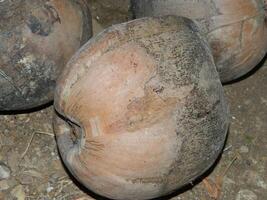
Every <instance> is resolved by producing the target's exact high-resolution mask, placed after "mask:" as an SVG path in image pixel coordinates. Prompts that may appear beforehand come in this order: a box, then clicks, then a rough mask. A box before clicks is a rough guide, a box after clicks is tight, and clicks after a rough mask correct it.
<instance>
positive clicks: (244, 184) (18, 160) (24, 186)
mask: <svg viewBox="0 0 267 200" xmlns="http://www.w3.org/2000/svg"><path fill="white" fill-rule="evenodd" d="M90 2H91V10H92V14H93V24H94V32H95V33H97V32H99V31H101V30H102V29H103V28H104V27H107V26H110V25H112V24H115V23H119V22H123V21H127V20H128V19H129V18H130V17H131V14H130V13H129V12H128V8H129V1H128V0H116V1H115V0H101V1H96V0H90ZM224 88H225V94H226V97H227V99H228V102H229V105H230V110H231V117H232V122H231V127H230V131H229V136H228V139H227V143H226V145H225V149H224V152H223V154H222V156H221V158H220V159H218V162H217V163H216V165H215V166H214V168H212V169H211V170H210V171H209V172H207V173H206V174H205V176H203V177H202V178H200V179H199V180H198V181H196V182H194V183H192V185H190V186H188V187H186V188H184V189H183V190H181V191H178V192H177V193H176V194H173V195H171V196H168V197H164V198H162V199H172V200H209V199H216V197H217V199H220V200H265V199H267V61H265V63H264V61H263V62H262V63H261V65H260V66H259V67H257V69H255V70H254V71H253V72H252V73H250V75H249V76H247V77H245V78H243V80H240V81H238V82H235V83H232V84H228V85H225V86H224ZM52 114H53V107H52V106H51V105H48V106H46V107H45V108H44V109H39V110H36V111H34V112H30V113H24V114H16V115H3V114H2V115H0V171H1V170H2V173H3V172H4V174H2V176H4V177H5V178H4V179H2V180H1V179H0V200H2V199H3V200H15V199H18V200H24V199H25V200H32V199H34V200H82V199H89V198H88V197H87V196H88V194H86V193H87V191H86V190H84V189H83V188H82V187H81V186H80V185H79V184H78V183H76V182H75V180H73V179H71V178H70V176H69V175H68V174H67V172H66V170H65V169H64V166H63V165H62V163H61V161H60V158H59V156H58V152H57V147H56V143H55V138H54V134H53V130H52V126H51V123H52ZM0 176H1V174H0ZM94 197H95V199H102V198H100V197H97V196H94Z"/></svg>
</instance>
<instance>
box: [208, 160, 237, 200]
mask: <svg viewBox="0 0 267 200" xmlns="http://www.w3.org/2000/svg"><path fill="white" fill-rule="evenodd" d="M237 158H238V155H236V156H235V157H234V158H233V159H232V160H231V162H230V163H229V164H228V165H227V167H226V168H225V170H224V171H223V172H222V173H221V174H220V175H218V176H216V178H215V182H214V181H212V180H210V179H209V178H205V179H204V180H203V184H204V187H205V189H206V190H207V192H208V194H209V196H210V197H211V198H212V199H215V200H218V199H219V197H220V195H221V191H222V185H223V178H224V176H225V175H226V173H227V172H228V170H229V169H230V167H231V166H232V165H233V163H234V162H235V160H236V159H237Z"/></svg>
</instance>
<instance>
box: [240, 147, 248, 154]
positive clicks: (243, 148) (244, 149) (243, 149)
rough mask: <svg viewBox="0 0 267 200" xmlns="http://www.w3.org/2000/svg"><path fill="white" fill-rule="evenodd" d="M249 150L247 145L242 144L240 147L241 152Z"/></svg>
mask: <svg viewBox="0 0 267 200" xmlns="http://www.w3.org/2000/svg"><path fill="white" fill-rule="evenodd" d="M248 152H249V149H248V147H247V146H241V147H240V153H248Z"/></svg>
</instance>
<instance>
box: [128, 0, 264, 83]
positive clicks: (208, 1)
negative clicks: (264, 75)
mask: <svg viewBox="0 0 267 200" xmlns="http://www.w3.org/2000/svg"><path fill="white" fill-rule="evenodd" d="M132 7H133V11H134V13H135V16H136V17H138V18H139V17H144V16H158V15H170V14H172V15H179V16H185V17H188V18H191V19H195V20H196V21H197V22H198V23H199V25H200V27H201V29H202V31H204V32H205V34H206V35H207V38H208V41H209V44H210V46H211V48H212V53H213V56H214V60H215V64H216V66H217V69H218V71H219V74H220V78H221V81H222V82H229V81H231V80H234V79H236V78H239V77H241V76H242V75H244V74H246V73H247V72H248V71H250V70H251V69H252V68H254V67H255V66H256V65H257V64H258V63H259V62H260V61H261V59H262V58H263V57H264V55H265V54H266V51H267V23H266V16H267V15H266V11H265V9H266V8H267V7H266V2H264V0H198V1H195V0H186V1H185V0H132Z"/></svg>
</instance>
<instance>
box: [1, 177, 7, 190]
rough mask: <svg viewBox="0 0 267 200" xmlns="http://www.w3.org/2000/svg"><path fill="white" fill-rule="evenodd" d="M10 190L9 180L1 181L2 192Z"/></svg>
mask: <svg viewBox="0 0 267 200" xmlns="http://www.w3.org/2000/svg"><path fill="white" fill-rule="evenodd" d="M8 189H9V185H8V182H7V180H2V181H0V191H3V190H8Z"/></svg>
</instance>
